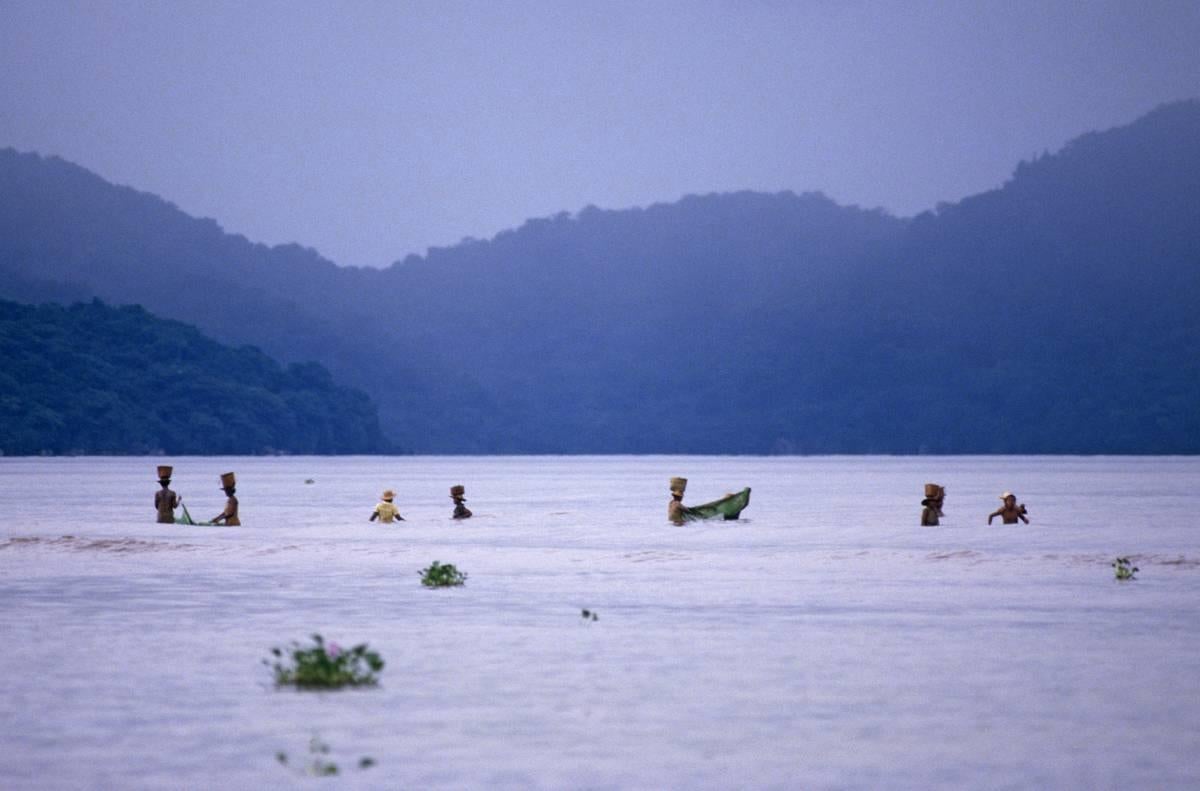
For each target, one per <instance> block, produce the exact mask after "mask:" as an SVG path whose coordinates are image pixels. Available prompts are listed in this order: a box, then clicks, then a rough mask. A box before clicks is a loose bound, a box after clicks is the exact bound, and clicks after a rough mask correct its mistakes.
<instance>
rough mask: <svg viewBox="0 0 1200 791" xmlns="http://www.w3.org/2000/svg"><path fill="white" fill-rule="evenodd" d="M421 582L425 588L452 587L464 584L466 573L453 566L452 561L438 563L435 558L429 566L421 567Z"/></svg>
mask: <svg viewBox="0 0 1200 791" xmlns="http://www.w3.org/2000/svg"><path fill="white" fill-rule="evenodd" d="M417 573H418V574H420V575H421V584H422V585H424V586H425V587H426V588H453V587H456V586H458V585H465V584H466V582H467V575H466V574H464V573H463V572H461V571H459V570H458V569H456V568H455V567H454V564H453V563H444V564H443V563H438V562H437V561H436V560H435V561H433V563H432V564H431V565H430V566H429V568H425V569H421V570H420V571H419V572H417Z"/></svg>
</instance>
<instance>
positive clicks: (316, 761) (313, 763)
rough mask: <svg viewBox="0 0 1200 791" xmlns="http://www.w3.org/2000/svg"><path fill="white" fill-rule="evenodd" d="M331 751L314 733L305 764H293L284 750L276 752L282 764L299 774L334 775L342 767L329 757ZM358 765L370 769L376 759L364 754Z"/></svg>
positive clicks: (309, 742)
mask: <svg viewBox="0 0 1200 791" xmlns="http://www.w3.org/2000/svg"><path fill="white" fill-rule="evenodd" d="M330 752H331V748H330V746H329V745H328V744H327V743H325V742H324V741H322V740H321V737H320V736H319V735H315V734H314V735H313V737H312V738H311V739H309V740H308V754H309V756H310V758H309V761H308V763H307V764H305V765H304V766H292V765H291V763H289V761H288V754H287V753H285V752H283V751H282V750H280V751H279V752H277V753H275V760H276V761H278V762H279V763H280V764H281V765H282V766H285V767H287V768H288V769H291V770H293V771H295V772H296V774H299V775H311V776H313V777H332V776H334V775H337V774H340V772H341V769H340V768H339V767H338V765H337V763H336V762H335V761H333V760H332V759H330V758H329V757H328V756H329V754H330ZM357 765H358V768H359V769H360V770H362V769H370V768H371V767H372V766H374V765H375V759H374V758H371V757H369V756H365V755H364V756H363V757H362V758H359V759H358V764H357Z"/></svg>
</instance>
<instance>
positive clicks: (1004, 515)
mask: <svg viewBox="0 0 1200 791" xmlns="http://www.w3.org/2000/svg"><path fill="white" fill-rule="evenodd" d="M1000 500H1001V502H1002V503H1004V504H1003V505H1001V506H1000V507H999V508H997V509H996V510H995V511H992V512H991V513H990V514H988V524H989V525H990V524H991V523H992V520H993V519H995V518H996V517H997V516H998V517H1000V519H1001V521H1003V522H1004V524H1006V525H1015V524H1016V523H1017V522H1018V521H1020V522H1024V523H1025V524H1029V518H1028V517H1027V516H1026V514H1028V513H1029V512H1028V510H1026V508H1025V505H1024V504H1022V503H1018V502H1017V496H1016V495H1015V494H1013V493H1012V492H1005V493H1004V494H1002V495H1000ZM945 502H946V487H945V486H939V485H938V484H936V483H927V484H925V499H924V500H922V501H921V505H922V506H923V508H922V509H921V524H922V526H934V525H937V524H938V518H939V517H943V516H945V515H946V514H945V512H944V511H942V506H943V505H944V504H945Z"/></svg>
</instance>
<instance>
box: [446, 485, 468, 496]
mask: <svg viewBox="0 0 1200 791" xmlns="http://www.w3.org/2000/svg"><path fill="white" fill-rule="evenodd" d="M466 493H467V487H465V486H463V485H462V484H459V485H457V486H451V487H450V496H451V497H464V496H465V495H466Z"/></svg>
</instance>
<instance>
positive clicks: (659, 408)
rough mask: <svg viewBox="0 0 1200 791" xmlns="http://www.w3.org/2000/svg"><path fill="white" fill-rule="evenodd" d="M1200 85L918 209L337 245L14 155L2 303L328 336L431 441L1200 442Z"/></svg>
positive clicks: (723, 199) (519, 446)
mask: <svg viewBox="0 0 1200 791" xmlns="http://www.w3.org/2000/svg"><path fill="white" fill-rule="evenodd" d="M1198 173H1200V102H1197V101H1188V102H1180V103H1176V104H1173V105H1167V106H1164V107H1161V108H1159V109H1158V110H1155V111H1154V112H1152V113H1150V114H1148V115H1147V116H1145V117H1143V118H1141V119H1139V120H1138V121H1136V122H1134V123H1133V124H1130V125H1128V126H1125V127H1120V128H1117V129H1112V130H1108V131H1105V132H1096V133H1090V134H1087V135H1084V136H1082V137H1080V138H1078V139H1076V140H1075V141H1072V142H1071V143H1069V144H1068V145H1067V146H1065V147H1064V148H1063V149H1062V150H1061V151H1059V152H1057V153H1055V154H1052V155H1048V156H1044V157H1040V158H1038V159H1036V160H1035V161H1032V162H1026V163H1021V164H1020V165H1019V166H1018V167H1017V169H1016V171H1015V173H1014V175H1013V177H1012V178H1011V179H1010V180H1009V181H1008V182H1007V183H1005V184H1004V185H1003V186H1001V187H999V188H997V189H995V190H992V191H989V192H986V193H983V194H980V195H977V196H973V197H970V198H967V199H964V200H962V201H959V202H957V203H954V204H944V205H941V206H939V208H938V210H937V211H934V212H926V213H924V214H922V215H919V216H917V217H914V218H911V219H898V218H895V217H891V216H888V215H886V214H884V213H882V212H879V211H864V210H861V209H857V208H852V207H842V206H838V205H836V204H834V203H833V202H832V201H830V200H828V199H827V198H824V197H823V196H820V195H816V194H806V195H795V194H792V193H781V194H775V195H765V194H761V193H748V192H747V193H734V194H723V195H707V196H692V197H688V198H685V199H683V200H681V201H679V202H677V203H673V204H660V205H655V206H651V207H648V208H645V209H629V210H620V211H603V210H599V209H595V208H588V209H585V210H583V211H581V212H579V213H578V214H576V215H574V216H571V215H566V214H563V215H558V216H555V217H551V218H544V219H538V220H531V221H529V222H527V223H525V224H524V225H523V226H521V227H520V228H518V229H515V230H512V231H507V232H504V233H501V234H498V235H497V236H496V237H494V238H493V239H491V240H487V241H476V240H470V241H465V242H464V243H462V244H459V245H457V246H454V247H450V248H435V249H431V250H430V251H429V252H428V254H427V255H426V256H423V257H418V256H410V257H409V258H407V259H405V260H404V261H402V262H399V263H397V264H396V265H394V266H392V267H391V268H389V269H387V270H366V269H349V268H339V267H336V266H335V265H333V264H332V263H330V262H328V261H326V260H325V259H322V258H321V257H320V256H318V255H317V254H316V253H315V252H313V251H311V250H305V249H303V248H300V247H297V246H283V247H274V248H268V247H264V246H262V245H254V244H251V243H249V242H247V241H246V240H245V239H243V238H242V237H238V236H230V235H226V234H223V233H222V232H221V231H220V229H219V227H218V226H216V224H215V223H213V222H212V221H204V220H195V219H192V218H189V217H187V216H186V215H184V214H182V213H181V212H179V211H178V210H176V209H175V208H174V207H173V206H171V205H170V204H168V203H166V202H164V201H161V200H160V199H158V198H155V197H153V196H149V195H146V194H144V193H137V192H135V191H133V190H129V189H128V188H118V187H113V186H112V185H109V184H107V183H106V182H104V181H103V180H101V179H99V178H98V177H96V176H94V175H93V174H90V173H88V172H87V171H85V170H83V169H82V168H78V167H77V166H74V165H70V164H69V163H65V162H62V161H61V160H54V159H43V158H41V157H37V156H36V155H30V154H18V153H16V152H14V151H12V150H5V151H2V152H0V279H2V281H3V283H2V284H0V296H8V297H10V298H14V299H21V300H25V301H40V300H70V299H78V298H88V297H91V296H100V297H101V298H103V299H106V300H109V301H113V302H137V303H140V304H144V305H146V306H147V308H149V309H151V310H153V311H155V312H158V313H161V314H163V315H167V316H171V317H175V318H180V319H183V320H186V321H189V322H194V323H196V324H197V325H198V326H200V327H202V328H203V329H204V330H205V331H206V332H210V333H212V334H213V335H214V336H215V337H217V338H219V339H222V340H224V341H227V342H235V343H253V344H256V345H259V346H261V347H262V348H263V349H264V350H266V351H267V352H269V353H271V354H273V355H275V356H277V357H279V358H281V359H283V360H285V361H286V360H298V359H309V358H313V359H317V360H320V361H322V362H323V363H325V364H326V365H328V366H329V368H330V369H331V371H333V373H334V375H335V376H336V377H337V378H338V379H339V380H341V381H344V382H346V383H348V384H351V385H354V386H357V387H361V388H363V389H365V390H366V391H367V392H369V393H370V394H371V395H372V397H374V398H375V399H376V400H377V401H378V403H379V404H380V416H381V420H382V422H383V425H384V428H385V430H386V431H388V432H389V433H390V434H391V435H392V436H393V437H394V438H396V439H397V440H398V441H399V442H400V443H401V444H402V445H404V446H405V447H408V448H411V449H413V450H416V451H436V452H521V453H529V452H543V453H560V452H565V453H578V452H633V453H645V452H685V453H701V452H704V453H722V452H729V453H733V452H736V453H770V452H803V453H818V452H820V453H829V452H849V453H856V452H882V453H912V452H944V453H965V452H983V453H999V452H1006V453H1023V452H1028V453H1042V452H1059V453H1064V452H1065V453H1150V452H1153V453H1196V452H1200V417H1198V415H1200V410H1197V409H1196V406H1197V405H1200V370H1198V368H1197V364H1196V361H1195V358H1196V355H1195V353H1194V352H1195V350H1196V348H1197V341H1200V324H1198V322H1197V317H1196V313H1197V311H1196V310H1195V305H1196V304H1200V178H1197V174H1198Z"/></svg>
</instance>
